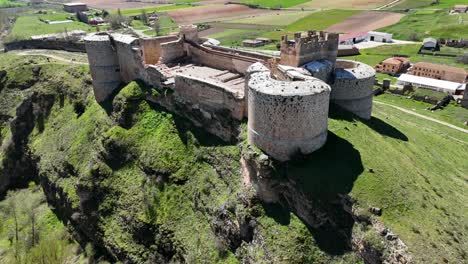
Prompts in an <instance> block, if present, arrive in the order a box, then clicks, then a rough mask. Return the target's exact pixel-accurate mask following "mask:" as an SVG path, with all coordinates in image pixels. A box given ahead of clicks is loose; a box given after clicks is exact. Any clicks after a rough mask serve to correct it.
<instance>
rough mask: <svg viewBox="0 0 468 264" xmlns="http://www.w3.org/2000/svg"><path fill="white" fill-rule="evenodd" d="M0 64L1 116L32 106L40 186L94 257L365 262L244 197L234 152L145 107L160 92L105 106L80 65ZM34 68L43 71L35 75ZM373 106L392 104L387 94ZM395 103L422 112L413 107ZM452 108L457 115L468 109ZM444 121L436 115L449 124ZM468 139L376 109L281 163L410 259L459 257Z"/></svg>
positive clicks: (130, 90) (5, 58)
mask: <svg viewBox="0 0 468 264" xmlns="http://www.w3.org/2000/svg"><path fill="white" fill-rule="evenodd" d="M0 58H1V60H0V67H1V68H4V69H6V70H7V72H8V73H7V74H8V75H7V76H8V78H7V80H6V81H2V85H3V89H1V91H0V95H1V96H2V98H5V99H8V100H2V105H1V108H0V110H1V114H2V115H11V116H14V115H15V114H16V113H17V111H16V110H17V108H18V105H19V104H21V102H22V101H24V100H25V99H27V98H31V97H32V98H33V99H34V100H32V101H31V102H32V103H33V105H34V112H33V111H32V110H31V111H30V114H33V115H34V116H33V117H32V118H33V119H32V120H33V122H34V124H35V126H34V128H33V129H32V131H31V132H30V133H29V134H27V135H26V136H27V141H26V142H27V147H28V149H29V150H30V152H31V153H32V155H34V156H35V157H38V158H39V157H40V159H38V160H37V162H38V164H37V165H38V170H39V174H40V175H41V184H42V186H43V187H44V188H45V190H46V193H47V194H48V197H49V199H50V200H49V201H50V202H51V204H52V205H53V206H54V207H55V208H56V211H57V212H60V215H61V216H62V217H64V218H66V219H67V220H69V221H71V222H70V224H71V225H72V226H73V227H74V229H75V230H79V231H80V234H82V235H83V234H84V235H85V237H88V238H92V239H93V240H94V242H95V243H96V245H99V246H100V247H101V250H105V251H107V252H111V253H112V254H114V255H115V256H117V257H118V258H119V259H121V260H127V261H133V262H144V261H151V260H154V259H165V258H168V259H167V260H172V261H175V262H178V261H181V260H185V261H187V262H194V263H199V262H207V263H239V262H243V261H244V262H246V261H249V262H251V263H311V262H315V263H330V262H332V263H333V262H338V263H356V262H359V261H360V260H359V258H357V257H356V256H355V254H354V253H353V252H349V251H345V252H340V253H339V254H336V253H335V254H333V253H330V252H329V251H327V250H325V249H324V248H323V245H322V241H321V238H323V236H321V234H323V233H321V231H323V230H321V229H318V230H317V229H312V228H310V227H307V226H306V225H305V224H304V223H303V222H302V221H301V220H300V219H299V218H298V217H297V216H295V215H294V214H292V213H290V212H284V211H281V212H282V213H281V214H282V216H283V217H286V219H287V221H283V219H281V218H278V215H277V213H278V211H276V210H275V209H273V210H272V209H271V207H270V206H268V205H265V204H262V203H260V202H259V201H258V200H256V199H252V195H253V193H252V190H251V189H248V188H245V187H243V184H242V175H241V173H240V163H239V159H240V151H241V150H240V148H239V146H237V145H230V144H226V143H223V142H220V141H219V140H218V139H216V138H215V137H213V136H210V135H207V134H206V133H203V132H202V131H200V130H198V129H195V128H193V127H191V126H190V124H189V123H188V122H187V121H186V120H184V119H183V118H181V117H179V116H176V115H173V114H171V113H169V112H166V111H164V110H163V109H161V108H160V107H158V106H157V105H154V104H151V103H149V102H147V101H145V100H143V99H142V98H146V97H147V96H148V95H149V94H151V95H152V96H162V95H159V93H158V92H156V91H155V90H151V89H148V88H147V87H145V86H144V85H142V84H139V83H136V82H132V83H130V84H129V85H127V86H126V87H125V88H124V89H123V90H121V91H120V93H119V94H118V95H117V96H116V98H115V99H114V100H113V110H112V111H110V110H109V109H108V108H103V107H102V106H100V105H98V104H97V103H96V102H95V101H94V99H93V97H92V93H91V87H90V85H89V73H88V71H87V69H86V67H85V66H76V65H74V66H70V65H62V64H58V62H56V61H54V60H51V62H47V61H46V60H45V59H43V58H33V57H17V56H14V55H11V54H2V55H0ZM31 59H32V60H33V61H35V63H34V64H30V62H29V60H31ZM37 65H40V66H41V67H42V70H41V72H40V74H39V76H34V75H33V74H32V73H31V70H32V68H33V67H35V66H37ZM15 82H16V83H15ZM31 84H32V86H29V87H28V85H31ZM15 87H16V88H15ZM17 87H22V89H19V88H17ZM24 87H27V88H24ZM376 100H377V101H382V102H387V103H394V102H393V101H392V100H393V98H391V97H387V96H385V97H378V98H376ZM395 104H397V103H395ZM401 105H403V106H404V107H408V108H410V109H411V108H413V107H414V108H419V106H418V104H414V105H413V103H412V101H405V102H404V103H402V104H401ZM106 110H107V111H106ZM449 110H450V109H449ZM417 111H420V110H417ZM444 111H445V110H444ZM450 111H452V110H450ZM21 112H22V111H20V113H21ZM23 112H24V113H25V114H27V113H28V111H23ZM421 112H422V111H421ZM453 112H455V111H453ZM456 112H457V113H456V117H454V118H453V119H454V120H458V119H460V118H462V117H464V116H467V115H466V113H467V112H468V111H467V110H466V109H457V111H456ZM443 113H444V112H435V114H434V115H433V116H436V117H437V118H440V119H443V120H448V119H450V118H452V117H451V116H450V115H446V114H443ZM36 115H37V116H36ZM26 117H28V116H26ZM29 118H31V116H29ZM26 120H30V119H26ZM454 122H455V121H454ZM457 122H458V121H457ZM1 124H2V128H3V129H2V143H4V142H9V139H11V138H12V136H13V135H12V132H11V131H10V130H9V124H8V123H1ZM15 133H17V131H16V132H15ZM467 144H468V135H467V134H465V133H462V132H459V131H455V130H453V129H451V128H448V127H445V126H443V125H439V124H436V123H434V122H431V121H427V120H424V119H421V118H419V117H415V116H412V115H409V114H405V113H403V112H400V111H398V110H396V109H394V108H392V107H389V106H384V105H379V104H375V105H374V112H373V119H372V120H370V121H362V120H359V119H355V118H353V116H351V115H347V114H346V115H334V116H332V117H331V118H330V119H329V140H328V142H327V144H326V145H325V146H324V147H323V148H322V149H321V150H319V151H318V152H316V153H313V154H311V155H309V156H307V157H305V158H304V160H303V161H301V162H297V163H291V164H289V165H288V166H287V167H288V170H289V171H288V173H289V174H290V176H293V177H297V178H296V179H297V180H298V181H300V182H301V181H303V182H305V183H306V184H308V185H304V188H309V189H308V190H309V191H310V192H311V193H312V194H313V196H315V197H319V198H318V199H331V198H332V197H329V194H336V193H337V192H338V193H345V194H348V193H349V194H350V195H351V196H352V197H353V198H355V199H356V200H357V202H356V203H357V206H358V208H359V209H360V210H361V211H363V212H367V211H368V208H369V206H374V207H380V208H382V209H383V214H382V216H380V217H378V216H376V218H377V219H379V220H381V221H382V222H383V223H384V224H385V225H386V226H388V227H389V228H391V229H392V231H394V232H395V233H396V234H397V235H398V236H399V237H400V238H401V239H402V240H403V241H404V242H405V243H406V244H407V245H408V246H409V250H410V252H411V253H412V254H413V255H414V258H415V259H416V260H417V261H418V262H420V263H426V262H436V263H439V262H444V261H448V262H451V263H460V262H464V261H466V259H465V258H466V256H465V253H464V249H465V248H466V241H464V240H463V238H464V237H466V236H467V235H468V234H467V229H466V221H465V219H467V218H468V211H467V210H463V209H462V208H464V206H465V205H466V204H468V197H467V196H466V195H464V194H465V193H466V189H467V188H466V181H467V180H468V175H467V174H466V171H468V164H467V163H466V162H465V161H466V160H467V159H468V152H466V149H467ZM4 154H5V153H3V152H2V155H4ZM4 158H5V157H4V156H2V159H3V161H4V160H5V159H4ZM3 163H4V162H2V164H3ZM2 169H3V167H0V172H2ZM246 201H248V202H246ZM313 202H316V201H315V200H313ZM76 214H78V216H76ZM421 216H424V217H421ZM76 217H79V218H78V219H79V220H76V219H75V218H76ZM74 219H75V220H74ZM250 221H253V222H255V223H256V224H255V227H254V230H255V231H254V233H253V239H249V238H248V237H247V238H246V237H243V238H242V239H240V238H239V237H237V235H236V234H237V233H236V231H235V230H236V226H237V227H239V226H244V227H245V224H246V222H247V223H250ZM84 235H83V236H84ZM241 242H242V243H241Z"/></svg>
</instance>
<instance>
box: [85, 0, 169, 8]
mask: <svg viewBox="0 0 468 264" xmlns="http://www.w3.org/2000/svg"><path fill="white" fill-rule="evenodd" d="M80 2H82V3H85V4H87V5H88V6H90V7H94V8H98V9H106V10H117V9H119V8H120V9H129V8H141V7H150V6H158V5H162V4H160V2H161V1H157V0H154V1H144V2H128V1H127V0H80ZM158 2H159V3H158Z"/></svg>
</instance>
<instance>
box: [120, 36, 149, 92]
mask: <svg viewBox="0 0 468 264" xmlns="http://www.w3.org/2000/svg"><path fill="white" fill-rule="evenodd" d="M113 41H114V45H115V47H116V49H117V56H118V60H119V65H120V76H121V78H122V81H124V82H126V83H128V82H131V81H133V80H136V79H141V73H142V72H143V71H144V67H143V58H142V56H141V51H140V48H139V46H138V45H139V40H138V39H137V38H134V37H131V36H128V35H120V34H114V35H113Z"/></svg>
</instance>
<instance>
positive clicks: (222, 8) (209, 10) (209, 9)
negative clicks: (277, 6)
mask: <svg viewBox="0 0 468 264" xmlns="http://www.w3.org/2000/svg"><path fill="white" fill-rule="evenodd" d="M268 12H271V11H269V10H264V9H251V8H248V7H246V6H242V5H209V6H201V7H195V8H190V9H180V10H172V11H168V12H167V13H168V14H169V16H171V17H172V19H173V20H174V21H175V22H176V23H177V24H188V23H196V22H197V23H199V22H212V21H222V20H226V19H232V18H238V17H239V18H241V17H244V16H251V15H256V14H261V13H268Z"/></svg>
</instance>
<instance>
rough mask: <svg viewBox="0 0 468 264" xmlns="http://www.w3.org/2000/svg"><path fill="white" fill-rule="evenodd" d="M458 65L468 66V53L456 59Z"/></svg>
mask: <svg viewBox="0 0 468 264" xmlns="http://www.w3.org/2000/svg"><path fill="white" fill-rule="evenodd" d="M456 60H457V62H458V63H463V64H468V53H463V54H460V55H458V56H457V58H456Z"/></svg>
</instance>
